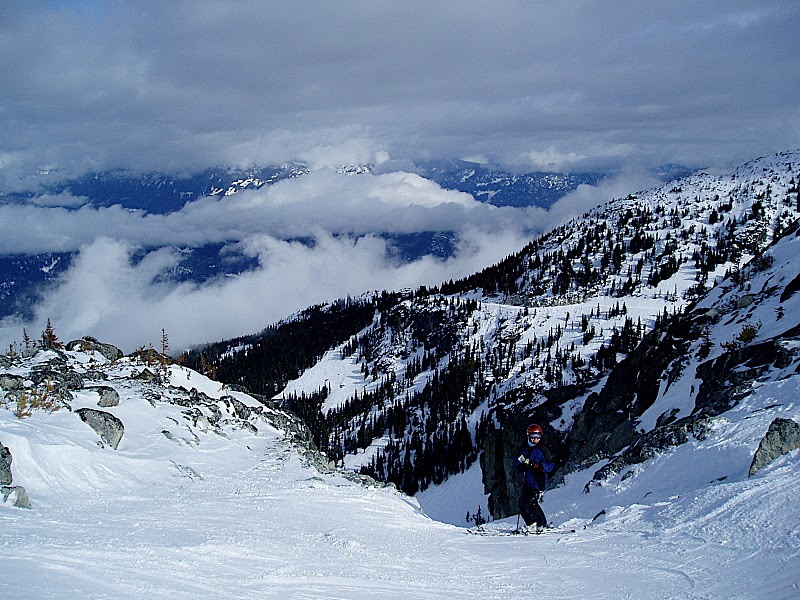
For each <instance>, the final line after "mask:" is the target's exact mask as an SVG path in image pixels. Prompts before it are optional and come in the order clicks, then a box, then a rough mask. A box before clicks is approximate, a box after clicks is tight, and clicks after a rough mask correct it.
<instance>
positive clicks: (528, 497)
mask: <svg viewBox="0 0 800 600" xmlns="http://www.w3.org/2000/svg"><path fill="white" fill-rule="evenodd" d="M540 494H541V492H539V490H537V489H536V488H535V487H529V486H525V487H524V488H522V497H521V498H520V500H519V514H520V515H522V518H523V520H524V521H525V525H533V524H534V523H536V525H538V526H539V527H544V526H545V525H547V517H545V515H544V511H543V510H542V507H541V506H540V505H539V496H540Z"/></svg>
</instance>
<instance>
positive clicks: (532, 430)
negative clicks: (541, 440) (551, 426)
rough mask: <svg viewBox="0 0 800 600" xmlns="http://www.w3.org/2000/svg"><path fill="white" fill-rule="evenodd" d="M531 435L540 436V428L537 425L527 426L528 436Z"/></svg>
mask: <svg viewBox="0 0 800 600" xmlns="http://www.w3.org/2000/svg"><path fill="white" fill-rule="evenodd" d="M532 433H538V434H539V435H542V428H541V427H539V426H538V425H533V424H532V425H528V435H530V434H532Z"/></svg>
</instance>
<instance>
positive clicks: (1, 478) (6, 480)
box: [0, 443, 12, 485]
mask: <svg viewBox="0 0 800 600" xmlns="http://www.w3.org/2000/svg"><path fill="white" fill-rule="evenodd" d="M11 460H12V459H11V450H9V449H8V448H6V447H5V446H3V444H2V443H0V484H2V485H9V484H10V483H11V480H12V478H11Z"/></svg>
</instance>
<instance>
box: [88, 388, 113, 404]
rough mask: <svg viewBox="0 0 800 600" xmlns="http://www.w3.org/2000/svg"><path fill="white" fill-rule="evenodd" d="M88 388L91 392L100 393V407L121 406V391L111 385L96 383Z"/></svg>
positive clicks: (98, 402)
mask: <svg viewBox="0 0 800 600" xmlns="http://www.w3.org/2000/svg"><path fill="white" fill-rule="evenodd" d="M86 390H87V391H90V392H97V393H98V394H99V395H100V400H98V401H97V406H99V407H100V408H109V407H111V406H119V392H118V391H117V390H115V389H114V388H113V387H111V386H108V385H96V386H92V387H89V388H86Z"/></svg>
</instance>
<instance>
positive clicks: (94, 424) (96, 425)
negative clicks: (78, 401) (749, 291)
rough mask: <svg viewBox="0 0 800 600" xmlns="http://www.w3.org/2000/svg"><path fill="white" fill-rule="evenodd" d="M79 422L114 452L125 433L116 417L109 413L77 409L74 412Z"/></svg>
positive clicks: (91, 409) (90, 409)
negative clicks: (89, 428)
mask: <svg viewBox="0 0 800 600" xmlns="http://www.w3.org/2000/svg"><path fill="white" fill-rule="evenodd" d="M75 412H76V413H78V416H79V417H80V418H81V420H82V421H83V422H84V423H86V424H87V425H88V426H89V427H91V428H92V429H94V430H95V432H96V433H97V435H99V436H100V439H102V440H103V441H104V442H105V443H107V444H108V445H109V446H111V447H112V448H113V449H114V450H116V449H117V448H118V447H119V443H120V440H122V436H123V434H124V433H125V427H124V426H123V425H122V421H120V420H119V419H118V418H117V417H115V416H114V415H112V414H111V413H108V412H105V411H102V410H95V409H93V408H79V409H78V410H76V411H75Z"/></svg>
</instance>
